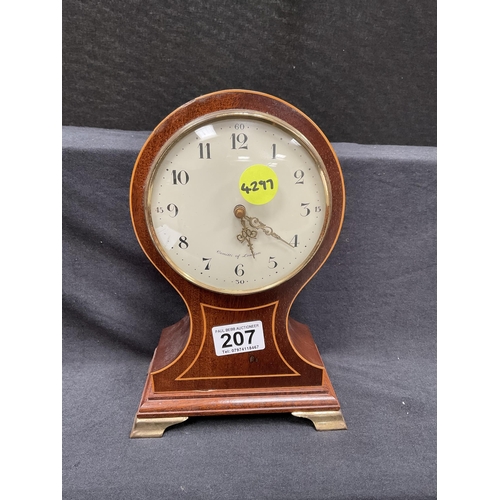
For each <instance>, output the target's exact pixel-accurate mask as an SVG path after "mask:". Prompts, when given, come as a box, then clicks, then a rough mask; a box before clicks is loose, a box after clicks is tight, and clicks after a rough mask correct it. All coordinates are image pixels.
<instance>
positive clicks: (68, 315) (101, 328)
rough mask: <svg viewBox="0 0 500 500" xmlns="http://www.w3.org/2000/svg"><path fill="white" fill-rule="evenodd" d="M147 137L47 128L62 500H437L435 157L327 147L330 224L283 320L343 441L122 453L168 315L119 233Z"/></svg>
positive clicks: (165, 301)
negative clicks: (334, 196)
mask: <svg viewBox="0 0 500 500" xmlns="http://www.w3.org/2000/svg"><path fill="white" fill-rule="evenodd" d="M147 136H148V133H147V132H133V131H128V132H127V131H119V130H104V129H96V128H79V127H63V450H62V452H63V476H62V477H63V498H64V499H65V500H84V499H85V500H91V499H92V500H95V499H101V498H106V499H108V500H114V499H120V500H126V499H131V500H132V499H134V500H142V499H151V498H158V499H177V498H186V499H190V500H194V499H203V500H205V499H214V500H215V499H217V500H221V499H228V500H229V499H272V500H292V499H300V500H316V499H317V500H319V499H331V498H335V499H363V500H368V499H398V500H401V499H431V498H436V233H435V231H436V149H435V148H434V147H411V146H367V145H358V144H346V143H336V144H334V148H335V150H336V152H337V154H338V156H339V159H340V162H341V165H342V168H343V172H344V176H345V183H346V193H347V206H346V216H345V222H344V226H343V230H342V233H341V236H340V239H339V241H338V244H337V246H336V247H335V249H334V251H333V253H332V255H331V256H330V258H329V259H328V261H327V262H326V264H325V266H324V267H323V268H322V269H321V270H320V271H319V273H318V274H317V275H316V276H315V277H314V278H313V280H312V281H311V282H310V283H309V284H308V285H307V286H306V288H305V289H304V290H303V291H302V292H301V294H299V296H298V298H297V300H296V302H295V304H294V306H293V309H292V316H293V317H294V318H295V319H297V320H298V321H301V322H304V323H306V324H308V325H309V326H310V328H311V331H312V334H313V336H314V338H315V340H316V343H317V345H318V348H319V350H320V353H321V355H322V357H323V360H324V362H325V365H326V368H327V370H328V372H329V375H330V377H331V379H332V382H333V384H334V386H335V389H336V391H337V394H338V396H339V399H340V402H341V405H342V408H343V413H344V415H345V418H346V422H347V425H348V430H347V431H337V432H323V433H321V432H316V431H315V430H314V428H313V426H312V424H310V422H308V421H306V420H302V419H297V418H294V417H292V416H291V415H262V416H259V415H257V416H238V417H216V418H192V419H189V420H188V421H187V422H186V423H184V424H181V425H178V426H174V427H172V428H171V429H169V430H167V432H166V434H165V435H164V437H163V438H161V439H137V440H131V439H129V437H128V436H129V432H130V429H131V426H132V422H133V418H134V415H135V412H136V410H137V406H138V404H139V399H140V395H141V391H142V388H143V385H144V381H145V376H146V373H147V368H148V364H149V361H150V359H151V356H152V353H153V350H154V348H155V347H156V344H157V342H158V338H159V334H160V330H161V329H162V328H163V327H165V326H167V325H169V324H172V323H174V322H175V321H177V320H178V319H180V318H181V317H182V316H183V315H184V313H185V307H184V304H183V303H182V301H181V299H180V298H179V296H178V295H177V294H176V293H175V291H174V290H173V289H172V288H171V287H170V285H169V284H168V283H167V282H166V281H165V280H164V279H163V278H162V277H161V276H160V275H159V273H158V272H157V271H156V269H154V268H153V266H152V265H151V264H150V263H149V261H148V260H147V258H146V257H145V255H144V254H143V253H142V251H141V249H140V247H139V244H138V243H137V241H136V239H135V235H134V233H133V229H132V225H131V222H130V217H129V211H128V194H129V182H130V175H131V172H132V168H133V165H134V161H135V158H136V156H137V154H138V151H139V149H140V148H141V146H142V144H143V143H144V141H145V140H146V138H147Z"/></svg>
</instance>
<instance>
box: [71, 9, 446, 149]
mask: <svg viewBox="0 0 500 500" xmlns="http://www.w3.org/2000/svg"><path fill="white" fill-rule="evenodd" d="M436 12H437V2H435V1H434V0H419V1H418V2H415V1H409V0H390V1H389V0H370V1H369V2H367V1H360V0H315V1H314V2H310V1H306V0H252V1H251V2H244V1H234V0H189V1H185V0H141V1H140V2H139V1H138V0H119V1H118V0H105V1H103V0H93V1H92V2H88V1H82V0H64V2H63V16H62V39H63V45H62V70H63V92H62V104H63V107H62V118H63V125H73V126H86V127H89V126H91V127H102V128H106V129H115V128H120V129H125V130H150V129H152V128H153V127H155V126H156V124H157V123H159V121H160V120H162V119H163V118H164V114H163V113H164V110H166V109H169V110H173V109H175V108H177V107H178V106H180V105H182V104H184V103H185V102H186V101H188V100H190V99H194V98H195V97H197V96H200V95H202V94H206V93H208V92H213V91H214V90H223V89H228V88H238V89H249V90H260V91H262V92H266V93H268V94H272V95H276V96H279V97H280V98H282V99H284V100H286V101H288V102H290V103H293V104H294V105H295V106H297V107H298V108H299V109H301V110H302V111H304V112H305V113H306V114H307V115H308V116H311V117H314V119H315V121H316V122H317V123H318V125H319V126H320V127H321V129H322V130H323V131H324V132H325V133H326V134H327V136H328V137H336V138H337V140H338V141H340V140H341V141H344V142H353V141H356V142H363V143H366V144H405V145H418V146H421V145H426V146H435V145H436V135H437V92H436V86H437V71H436V61H437V43H436V42H437V28H436V25H437V13H436Z"/></svg>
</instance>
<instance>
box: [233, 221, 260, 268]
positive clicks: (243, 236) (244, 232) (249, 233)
mask: <svg viewBox="0 0 500 500" xmlns="http://www.w3.org/2000/svg"><path fill="white" fill-rule="evenodd" d="M241 225H242V226H243V228H242V229H241V233H240V234H238V235H237V236H236V238H238V241H239V242H240V243H243V242H244V241H246V242H247V245H248V248H250V252H252V257H253V258H254V259H255V253H254V251H253V245H252V239H255V238H257V231H254V230H252V229H249V228H248V227H246V226H245V223H244V222H243V219H242V220H241Z"/></svg>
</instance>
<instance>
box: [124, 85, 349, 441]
mask: <svg viewBox="0 0 500 500" xmlns="http://www.w3.org/2000/svg"><path fill="white" fill-rule="evenodd" d="M344 206H345V192H344V182H343V177H342V171H341V168H340V164H339V162H338V159H337V156H336V154H335V152H334V151H333V149H332V147H331V144H330V142H329V141H328V140H327V138H326V137H325V135H324V134H323V133H322V132H321V130H320V129H319V128H318V126H317V125H315V123H314V122H313V121H312V120H311V119H310V118H308V117H307V116H306V115H305V114H304V113H302V112H301V111H299V110H298V109H297V108H295V107H294V106H292V105H290V104H288V103H287V102H285V101H283V100H281V99H279V98H276V97H273V96H270V95H268V94H264V93H261V92H254V91H248V90H224V91H220V92H215V93H212V94H208V95H204V96H201V97H198V98H197V99H194V100H193V101H190V102H188V103H187V104H185V105H183V106H181V107H180V108H178V109H177V110H175V111H174V112H173V113H171V114H170V115H169V116H167V117H166V118H165V119H164V120H163V121H162V122H161V123H160V124H159V125H158V126H157V127H156V129H155V130H154V131H153V132H152V134H151V135H150V136H149V138H148V139H147V141H146V143H145V145H144V147H143V148H142V150H141V151H140V153H139V155H138V158H137V161H136V164H135V167H134V170H133V174H132V179H131V186H130V210H131V217H132V223H133V227H134V230H135V234H136V236H137V239H138V241H139V243H140V245H141V247H142V249H143V251H144V252H145V254H146V255H147V257H148V258H149V259H150V261H151V262H152V264H153V265H154V266H155V267H156V268H157V269H158V271H159V272H160V273H161V274H162V275H163V276H164V277H165V278H166V279H167V280H168V281H169V282H170V284H171V285H172V286H173V287H174V288H175V290H176V291H177V292H178V293H179V294H180V295H181V297H182V298H183V300H184V302H185V304H186V307H187V311H188V313H187V315H186V316H185V317H184V318H183V319H182V320H181V321H179V322H178V323H176V324H174V325H171V326H168V327H166V328H165V329H163V331H162V332H161V335H160V339H159V343H158V346H157V348H156V350H155V352H154V355H153V359H152V361H151V364H150V367H149V371H148V374H147V379H146V383H145V387H144V391H143V394H142V398H141V401H140V404H139V408H138V411H137V413H136V415H135V419H134V424H133V428H132V432H131V435H130V436H131V437H133V438H135V437H161V436H162V435H163V433H164V431H165V429H166V428H167V427H169V426H171V425H174V424H178V423H180V422H183V421H185V420H186V419H187V418H189V417H191V416H211V415H237V414H251V413H253V414H255V413H271V412H273V413H292V414H293V415H295V416H297V417H304V418H307V419H310V420H311V421H312V422H313V424H314V426H315V428H316V429H317V430H335V429H345V428H346V425H345V421H344V418H343V416H342V412H341V409H340V404H339V401H338V399H337V396H336V394H335V391H334V389H333V386H332V384H331V382H330V379H329V377H328V374H327V372H326V369H325V366H324V364H323V361H322V359H321V356H320V354H319V352H318V349H317V347H316V344H315V342H314V340H313V337H312V335H311V332H310V330H309V328H308V327H307V326H306V325H304V324H301V323H299V322H298V321H295V320H294V319H292V318H291V317H290V316H289V312H290V308H291V306H292V303H293V301H294V300H295V298H296V296H297V294H298V293H299V292H300V291H301V289H302V288H303V287H304V286H305V285H306V284H307V282H308V281H309V280H310V279H311V278H312V277H313V276H314V274H315V273H316V272H317V271H318V270H319V269H320V267H321V266H322V265H323V264H324V263H325V261H326V259H327V258H328V256H329V254H330V252H331V251H332V249H333V247H334V245H335V243H336V241H337V238H338V236H339V233H340V230H341V226H342V221H343V217H344Z"/></svg>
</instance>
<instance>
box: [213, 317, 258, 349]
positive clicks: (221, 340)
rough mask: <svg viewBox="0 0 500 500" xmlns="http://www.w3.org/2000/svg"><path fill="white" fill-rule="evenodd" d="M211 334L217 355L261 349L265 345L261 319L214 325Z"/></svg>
mask: <svg viewBox="0 0 500 500" xmlns="http://www.w3.org/2000/svg"><path fill="white" fill-rule="evenodd" d="M212 335H213V337H214V346H215V354H217V356H227V355H229V354H240V353H242V352H251V351H262V349H265V347H266V345H265V344H264V330H263V329H262V321H249V322H248V323H235V324H233V325H223V326H214V327H213V328H212Z"/></svg>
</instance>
